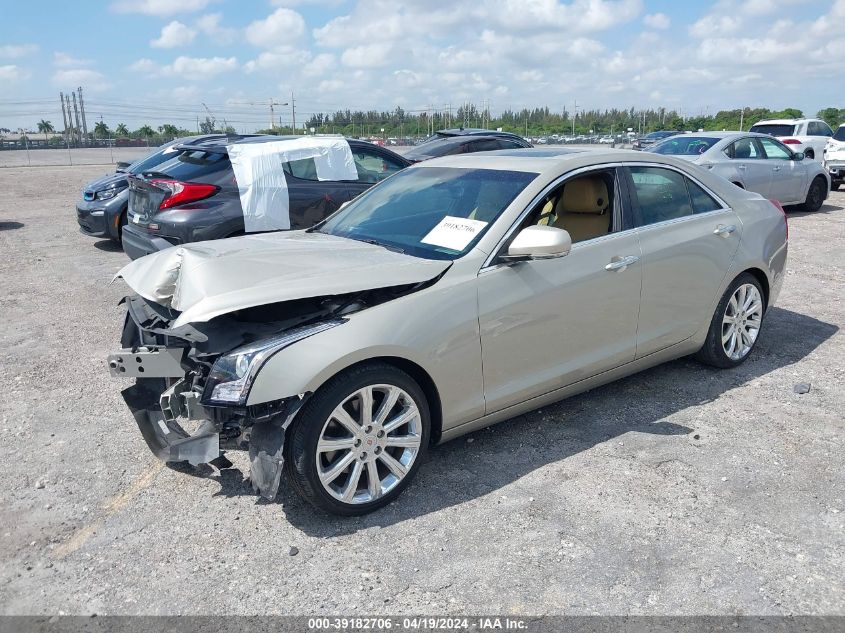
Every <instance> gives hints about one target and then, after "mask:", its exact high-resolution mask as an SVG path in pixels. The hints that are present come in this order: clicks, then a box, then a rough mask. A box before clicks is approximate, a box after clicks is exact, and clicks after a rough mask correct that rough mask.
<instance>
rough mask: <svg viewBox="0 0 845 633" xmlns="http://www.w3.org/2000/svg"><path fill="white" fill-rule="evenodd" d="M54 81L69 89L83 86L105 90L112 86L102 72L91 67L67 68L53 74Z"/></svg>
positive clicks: (89, 88)
mask: <svg viewBox="0 0 845 633" xmlns="http://www.w3.org/2000/svg"><path fill="white" fill-rule="evenodd" d="M53 83H54V84H55V85H57V86H60V87H65V88H69V89H73V88H76V87H77V86H82V87H83V88H85V89H86V90H94V91H100V92H101V91H103V90H107V89H108V88H109V87H110V84H109V83H108V82H107V81H106V78H105V77H104V76H103V74H102V73H100V72H97V71H96V70H91V69H90V68H67V69H61V70H57V71H56V72H55V73H54V74H53Z"/></svg>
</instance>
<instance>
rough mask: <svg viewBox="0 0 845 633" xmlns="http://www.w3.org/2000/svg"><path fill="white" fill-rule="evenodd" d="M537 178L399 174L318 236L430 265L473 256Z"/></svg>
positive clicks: (486, 172)
mask: <svg viewBox="0 0 845 633" xmlns="http://www.w3.org/2000/svg"><path fill="white" fill-rule="evenodd" d="M536 177H537V174H534V173H527V172H516V171H501V170H496V169H468V168H454V167H451V168H450V167H422V168H412V169H408V170H406V171H402V172H399V173H398V174H396V175H395V176H392V177H391V178H388V179H387V180H385V181H384V182H383V183H382V184H379V185H377V186H375V187H373V188H372V189H370V190H369V191H368V192H366V193H365V194H363V195H361V196H360V197H358V198H356V199H355V200H354V201H353V202H352V203H350V204H349V205H348V206H346V207H345V208H343V209H342V210H341V211H338V212H337V213H336V214H334V215H333V216H332V217H330V218H329V219H328V220H326V221H325V222H324V223H323V224H320V225H318V226H317V227H316V228H315V229H314V230H317V231H319V232H321V233H327V234H329V235H337V236H339V237H346V238H349V239H353V240H360V241H362V242H368V243H372V244H378V245H381V246H384V247H385V248H389V249H392V250H398V251H401V252H404V253H407V254H408V255H413V256H415V257H422V258H425V259H456V258H458V257H460V256H461V255H463V254H464V253H466V252H467V251H469V249H471V248H472V247H473V246H474V245H475V244H476V243H477V242H478V240H479V239H481V236H482V235H484V233H485V232H486V231H487V229H488V228H489V227H490V225H491V224H493V222H495V221H496V219H497V218H498V217H499V215H501V213H502V211H504V210H505V208H507V206H508V205H509V204H510V203H511V202H513V200H514V198H516V196H517V195H519V193H520V192H521V191H522V190H523V189H525V187H526V186H527V185H528V183H530V182H531V181H532V180H534V178H536Z"/></svg>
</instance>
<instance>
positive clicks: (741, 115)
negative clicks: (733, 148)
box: [739, 107, 745, 132]
mask: <svg viewBox="0 0 845 633" xmlns="http://www.w3.org/2000/svg"><path fill="white" fill-rule="evenodd" d="M744 122H745V108H744V107H743V108H742V110H740V111H739V131H740V132H742V124H743V123H744Z"/></svg>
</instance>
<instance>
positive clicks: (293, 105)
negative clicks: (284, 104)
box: [290, 90, 296, 134]
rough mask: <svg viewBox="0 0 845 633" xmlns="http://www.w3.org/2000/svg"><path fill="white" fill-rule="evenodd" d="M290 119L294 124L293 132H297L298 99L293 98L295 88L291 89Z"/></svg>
mask: <svg viewBox="0 0 845 633" xmlns="http://www.w3.org/2000/svg"><path fill="white" fill-rule="evenodd" d="M290 120H291V124H292V125H293V133H294V134H296V101H295V100H294V98H293V90H291V91H290Z"/></svg>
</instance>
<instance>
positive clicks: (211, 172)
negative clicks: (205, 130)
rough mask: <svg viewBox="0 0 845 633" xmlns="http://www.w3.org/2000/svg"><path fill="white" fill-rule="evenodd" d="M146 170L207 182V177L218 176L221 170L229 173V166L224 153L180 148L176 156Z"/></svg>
mask: <svg viewBox="0 0 845 633" xmlns="http://www.w3.org/2000/svg"><path fill="white" fill-rule="evenodd" d="M147 171H155V172H161V173H163V174H167V176H169V177H170V178H173V179H175V180H182V181H185V182H190V181H194V180H196V181H200V182H208V181H209V179H214V178H217V177H219V176H220V175H221V172H224V173H225V172H227V171H228V172H229V173H231V166H230V164H229V157H228V156H227V155H226V154H222V153H218V152H206V151H203V150H181V151H180V152H179V155H178V156H176V157H174V158H171V159H170V160H168V161H167V162H165V163H162V164H161V165H159V166H158V167H156V168H155V169H153V170H147Z"/></svg>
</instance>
